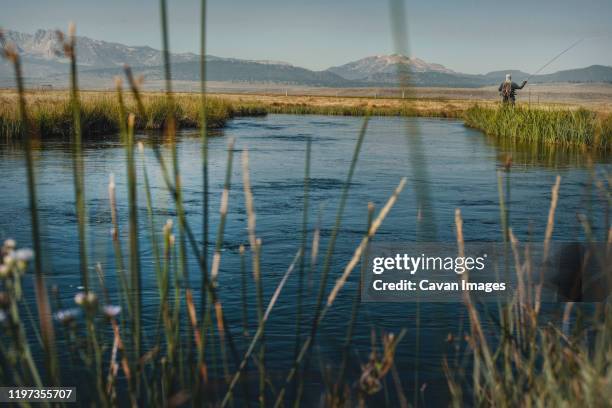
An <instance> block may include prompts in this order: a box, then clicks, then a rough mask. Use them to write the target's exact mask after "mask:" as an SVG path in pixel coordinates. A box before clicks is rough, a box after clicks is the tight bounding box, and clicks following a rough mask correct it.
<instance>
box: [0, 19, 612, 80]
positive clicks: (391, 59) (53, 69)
mask: <svg viewBox="0 0 612 408" xmlns="http://www.w3.org/2000/svg"><path fill="white" fill-rule="evenodd" d="M4 35H5V37H6V38H7V40H8V41H9V42H12V43H14V44H15V46H16V47H17V49H18V51H19V53H20V54H21V56H22V58H23V69H24V76H25V78H26V81H27V83H28V84H29V85H32V86H35V85H36V84H51V85H53V84H56V85H59V86H65V84H66V83H67V78H68V74H69V69H68V64H67V62H68V61H67V59H66V58H65V57H64V55H63V53H62V47H61V44H60V41H59V38H58V36H57V34H56V32H55V31H53V30H38V31H36V32H35V33H34V34H27V33H20V32H16V31H6V32H5V33H4ZM171 60H172V66H173V67H172V77H173V79H174V80H178V81H183V82H185V83H188V82H195V81H199V75H200V57H199V56H198V55H196V54H193V53H182V54H172V58H171ZM206 61H207V73H208V76H207V80H209V81H218V82H226V83H234V84H236V83H259V84H283V85H299V86H326V87H368V86H373V87H392V86H398V85H399V79H398V75H397V74H398V72H400V71H402V72H405V71H406V70H408V71H409V72H410V73H411V75H409V80H410V84H411V85H413V86H441V87H479V86H486V85H496V84H499V82H500V81H501V80H502V79H503V78H504V75H505V73H507V72H514V71H499V72H491V73H489V74H485V75H478V74H463V73H460V72H455V71H452V70H450V69H448V68H446V67H444V66H443V65H440V64H432V63H429V62H426V61H423V60H422V59H419V58H414V57H412V58H409V57H406V56H403V55H399V54H392V55H378V56H372V57H366V58H362V59H360V60H357V61H353V62H349V63H347V64H344V65H341V66H337V67H332V68H329V69H327V70H324V71H312V70H309V69H305V68H300V67H297V66H293V65H291V64H289V63H287V62H282V61H273V60H246V59H239V58H221V57H215V56H212V55H207V56H206ZM77 63H78V64H79V73H80V77H79V78H80V79H81V81H82V84H83V86H84V87H85V88H88V87H96V86H102V87H107V86H112V83H113V82H112V79H113V77H114V76H116V75H122V68H121V67H122V65H123V64H128V65H130V66H132V67H133V68H134V71H135V72H136V73H138V74H142V75H144V77H145V81H147V80H151V81H156V80H157V81H161V80H162V79H163V77H164V75H163V72H164V67H163V58H162V53H161V51H160V50H156V49H154V48H151V47H148V46H129V45H124V44H118V43H112V42H107V41H101V40H95V39H91V38H87V37H78V38H77ZM527 76H529V75H528V74H526V73H521V72H518V71H517V72H514V77H515V78H517V79H520V78H526V77H527ZM531 82H532V83H536V82H539V83H545V82H573V83H579V82H591V83H594V82H606V83H612V67H606V66H591V67H587V68H581V69H575V70H568V71H560V72H557V73H554V74H547V75H535V76H533V77H532V78H531ZM96 84H98V85H96ZM2 86H14V72H13V69H12V67H11V66H10V64H9V63H8V62H7V61H6V60H4V59H0V87H2Z"/></svg>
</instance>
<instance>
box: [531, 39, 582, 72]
mask: <svg viewBox="0 0 612 408" xmlns="http://www.w3.org/2000/svg"><path fill="white" fill-rule="evenodd" d="M584 40H585V38H581V39H579V40H578V41H576V42H575V43H573V44H572V45H570V46H569V47H567V48H566V49H564V50H563V51H561V52H560V53H559V54H557V55H555V57H554V58H553V59H551V60H550V61H548V62H547V63H546V64H544V65H542V66H541V67H540V69H538V70H537V71H536V72H534V73H533V74H531V75H529V76H528V77H527V79H526V80H525V81H529V79H531V77H532V76H534V75H537V74H539V73H540V72H542V70H543V69H544V68H546V67H547V66H549V65H550V64H552V63H553V62H555V61H556V60H557V59H558V58H559V57H561V56H562V55H563V54H565V53H566V52H568V51H569V50H571V49H572V48H574V47H575V46H577V45H578V44H580V43H581V42H583V41H584Z"/></svg>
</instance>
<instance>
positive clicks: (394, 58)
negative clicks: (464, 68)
mask: <svg viewBox="0 0 612 408" xmlns="http://www.w3.org/2000/svg"><path fill="white" fill-rule="evenodd" d="M404 67H407V68H409V69H410V71H412V72H437V73H444V74H455V72H454V71H452V70H450V69H448V68H446V67H445V66H443V65H440V64H433V63H429V62H426V61H423V60H422V59H420V58H416V57H412V58H411V57H407V56H404V55H400V54H391V55H376V56H372V57H366V58H362V59H360V60H357V61H353V62H349V63H347V64H344V65H340V66H338V67H332V68H329V71H331V72H333V73H335V74H337V75H340V76H341V77H343V78H346V79H350V80H372V79H375V78H379V77H381V75H388V74H391V75H396V74H397V72H398V68H404Z"/></svg>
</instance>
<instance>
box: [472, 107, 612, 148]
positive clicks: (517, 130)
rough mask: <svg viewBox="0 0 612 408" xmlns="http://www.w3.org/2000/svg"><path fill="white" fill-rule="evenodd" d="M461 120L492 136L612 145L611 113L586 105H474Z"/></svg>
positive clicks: (543, 141) (572, 143) (597, 146)
mask: <svg viewBox="0 0 612 408" xmlns="http://www.w3.org/2000/svg"><path fill="white" fill-rule="evenodd" d="M464 120H465V123H466V125H468V126H470V127H474V128H477V129H481V130H483V131H484V132H485V133H487V134H490V135H492V136H498V137H501V138H509V139H513V140H516V141H520V142H530V143H543V144H559V145H564V146H592V147H594V148H602V149H609V148H610V147H611V146H612V127H611V126H610V122H611V121H612V118H611V117H610V115H604V114H597V113H595V112H592V111H589V110H586V109H578V110H559V109H538V108H529V107H522V106H516V107H512V106H501V107H499V108H485V107H481V106H477V105H476V106H473V107H471V108H469V109H468V110H467V111H466V112H465V114H464Z"/></svg>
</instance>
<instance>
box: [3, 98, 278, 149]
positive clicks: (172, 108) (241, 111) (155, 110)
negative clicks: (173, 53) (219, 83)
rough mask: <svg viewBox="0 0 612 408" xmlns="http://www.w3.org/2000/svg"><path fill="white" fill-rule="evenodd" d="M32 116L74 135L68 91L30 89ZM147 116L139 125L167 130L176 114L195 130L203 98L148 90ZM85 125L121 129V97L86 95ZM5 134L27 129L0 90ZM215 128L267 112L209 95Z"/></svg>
mask: <svg viewBox="0 0 612 408" xmlns="http://www.w3.org/2000/svg"><path fill="white" fill-rule="evenodd" d="M27 99H28V106H29V112H28V114H29V119H30V121H32V125H33V126H34V128H35V129H36V130H37V131H38V133H39V134H40V135H43V136H69V135H70V132H71V129H72V123H73V117H72V110H71V109H72V108H71V106H70V99H69V95H68V93H66V92H33V93H28V96H27ZM142 102H143V106H144V113H145V115H144V116H142V117H141V116H138V117H137V118H136V122H135V129H138V130H161V129H163V128H164V124H165V121H166V118H168V117H169V115H172V116H173V117H174V118H176V121H177V125H178V126H179V127H181V128H193V127H197V126H199V123H200V120H201V118H200V115H201V113H200V112H201V111H200V96H199V95H196V94H193V95H184V94H183V95H177V96H175V98H174V103H172V104H171V103H169V102H167V100H166V98H165V96H163V95H162V94H158V93H155V94H154V93H151V94H148V93H147V94H143V95H142ZM80 103H81V123H82V124H81V127H82V132H83V134H84V135H96V134H108V133H114V132H118V131H119V117H120V108H119V103H118V100H117V96H116V94H114V93H110V92H108V93H107V92H83V93H82V95H81V101H80ZM125 103H126V108H127V110H128V111H136V110H137V109H136V102H135V100H134V98H131V97H127V98H126V100H125ZM0 106H1V107H0V135H2V137H9V138H11V137H17V136H18V135H19V134H20V133H19V132H20V129H21V128H22V123H21V121H20V119H19V112H18V105H17V103H16V94H15V93H9V92H7V93H3V94H0ZM207 113H208V114H207V121H206V123H207V124H208V127H209V128H220V127H223V126H224V125H225V123H226V122H227V121H228V120H229V119H231V118H233V117H237V116H259V115H265V114H266V113H267V112H266V110H265V109H264V108H263V107H262V106H261V105H258V104H255V103H249V102H244V103H234V102H229V101H227V100H224V99H222V98H214V97H213V98H208V99H207Z"/></svg>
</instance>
